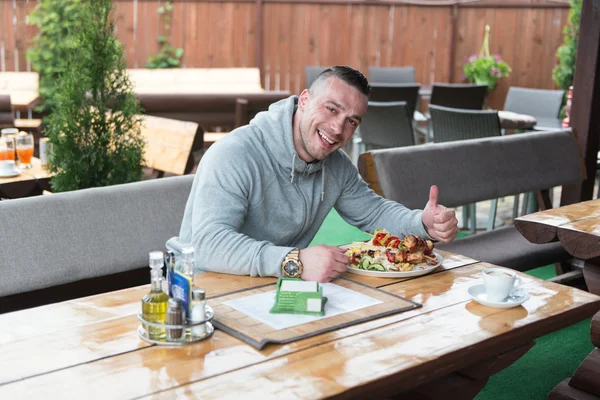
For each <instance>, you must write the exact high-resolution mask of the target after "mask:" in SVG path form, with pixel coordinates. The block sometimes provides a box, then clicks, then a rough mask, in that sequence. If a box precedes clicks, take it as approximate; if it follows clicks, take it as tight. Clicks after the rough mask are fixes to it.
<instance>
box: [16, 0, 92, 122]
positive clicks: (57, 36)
mask: <svg viewBox="0 0 600 400" xmlns="http://www.w3.org/2000/svg"><path fill="white" fill-rule="evenodd" d="M29 18H30V21H31V23H32V24H33V25H35V26H37V28H38V34H37V35H36V36H35V38H34V39H33V43H32V46H31V47H30V48H29V50H28V51H27V58H28V59H29V61H31V65H32V66H33V69H34V70H35V71H37V72H38V73H39V74H40V88H39V90H40V97H41V99H42V103H41V106H40V107H39V108H38V110H39V111H46V112H49V111H50V110H51V108H52V106H53V103H54V92H55V90H56V86H57V84H58V77H59V76H60V75H61V74H62V73H63V72H64V71H65V70H66V69H67V63H66V57H67V54H68V53H69V52H70V51H72V50H73V49H75V48H76V46H77V44H76V43H75V40H74V36H73V33H74V32H76V31H77V30H78V29H79V27H80V24H81V0H41V2H40V3H38V5H37V6H36V7H35V9H34V11H33V12H32V13H31V15H30V16H29Z"/></svg>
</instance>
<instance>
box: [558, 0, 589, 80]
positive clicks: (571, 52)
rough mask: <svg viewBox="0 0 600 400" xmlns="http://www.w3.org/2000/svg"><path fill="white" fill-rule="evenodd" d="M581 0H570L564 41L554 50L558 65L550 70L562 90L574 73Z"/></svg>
mask: <svg viewBox="0 0 600 400" xmlns="http://www.w3.org/2000/svg"><path fill="white" fill-rule="evenodd" d="M581 2H582V0H571V11H570V12H569V22H568V23H567V25H566V26H565V28H564V29H563V33H564V36H565V41H564V44H563V45H562V46H560V47H559V48H558V50H557V51H556V57H557V58H558V65H557V66H556V67H554V69H553V70H552V78H553V79H554V82H556V85H557V86H558V87H559V88H561V89H564V90H567V89H569V86H571V85H572V84H573V75H574V73H575V60H576V58H577V40H578V37H579V23H580V21H581Z"/></svg>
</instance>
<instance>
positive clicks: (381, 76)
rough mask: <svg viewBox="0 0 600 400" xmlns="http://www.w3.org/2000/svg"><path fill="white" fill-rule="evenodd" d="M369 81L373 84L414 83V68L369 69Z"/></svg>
mask: <svg viewBox="0 0 600 400" xmlns="http://www.w3.org/2000/svg"><path fill="white" fill-rule="evenodd" d="M369 81H371V82H373V83H414V82H415V67H412V66H406V67H369Z"/></svg>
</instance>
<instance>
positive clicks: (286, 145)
mask: <svg viewBox="0 0 600 400" xmlns="http://www.w3.org/2000/svg"><path fill="white" fill-rule="evenodd" d="M297 108H298V96H291V97H288V98H287V99H283V100H280V101H278V102H276V103H273V104H271V106H269V111H267V112H260V113H258V114H257V115H256V117H254V119H252V121H250V125H252V126H254V127H256V128H258V130H260V132H261V133H262V136H263V143H264V145H265V147H266V148H267V149H268V150H269V152H270V153H271V154H272V155H273V158H274V159H275V160H276V161H277V163H278V164H279V165H280V166H281V167H282V168H283V169H285V170H286V171H288V172H289V173H290V178H291V179H292V181H293V180H294V178H295V176H296V175H297V174H304V175H310V174H313V173H315V172H317V171H320V170H321V169H323V167H324V164H325V160H323V161H313V162H310V163H307V162H304V161H302V159H300V157H299V156H298V152H297V151H296V148H295V146H294V133H293V119H294V114H295V113H296V109H297Z"/></svg>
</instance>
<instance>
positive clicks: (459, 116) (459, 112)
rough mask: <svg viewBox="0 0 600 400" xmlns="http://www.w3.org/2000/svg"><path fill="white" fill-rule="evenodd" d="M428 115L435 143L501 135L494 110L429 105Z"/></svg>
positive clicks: (496, 112) (496, 113)
mask: <svg viewBox="0 0 600 400" xmlns="http://www.w3.org/2000/svg"><path fill="white" fill-rule="evenodd" d="M429 113H430V115H431V124H432V126H433V129H435V140H434V142H436V143H438V142H451V141H455V140H466V139H478V138H483V137H491V136H501V135H502V130H501V129H500V120H499V119H498V111H496V110H467V109H459V108H452V107H442V106H438V105H435V104H431V105H429Z"/></svg>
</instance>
